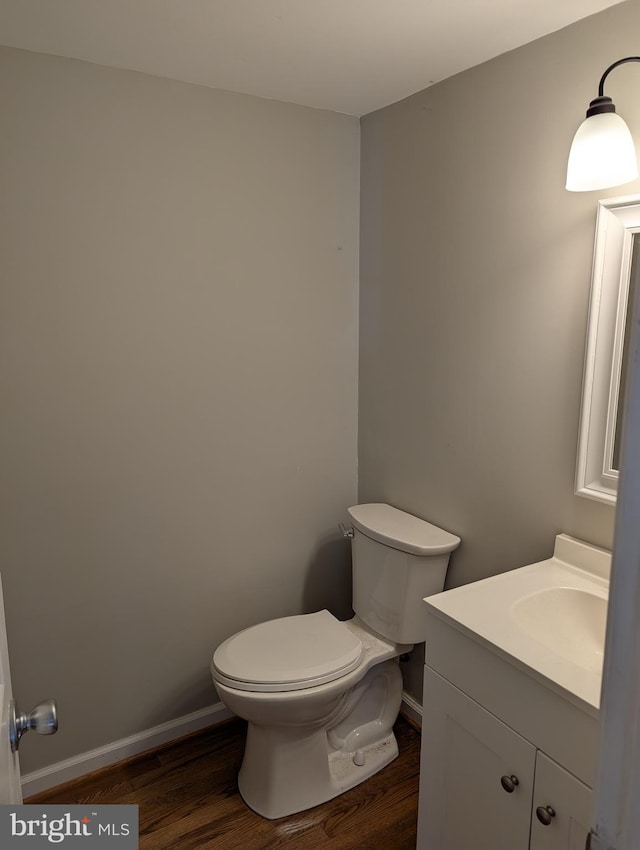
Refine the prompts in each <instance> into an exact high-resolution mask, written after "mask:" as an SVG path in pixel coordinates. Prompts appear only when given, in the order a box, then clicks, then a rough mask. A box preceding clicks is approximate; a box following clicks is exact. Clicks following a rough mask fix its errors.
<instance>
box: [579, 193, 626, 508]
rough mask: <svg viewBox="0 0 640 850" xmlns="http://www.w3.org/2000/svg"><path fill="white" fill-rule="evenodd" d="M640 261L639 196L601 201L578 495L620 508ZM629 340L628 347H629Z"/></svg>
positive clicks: (585, 374) (591, 304)
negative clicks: (625, 394)
mask: <svg viewBox="0 0 640 850" xmlns="http://www.w3.org/2000/svg"><path fill="white" fill-rule="evenodd" d="M639 262H640V195H633V196H627V197H624V198H612V199H610V200H606V201H600V202H599V203H598V214H597V218H596V237H595V250H594V255H593V272H592V277H591V302H590V306H589V323H588V330H587V347H586V355H585V368H584V382H583V387H582V410H581V415H580V434H579V439H578V464H577V471H576V493H577V495H579V496H586V497H587V498H590V499H597V500H598V501H601V502H607V503H608V504H615V502H616V496H617V491H618V466H619V461H618V458H619V452H620V425H621V420H622V410H623V404H624V399H623V398H622V388H623V387H624V377H625V371H626V365H627V360H628V353H627V347H628V340H629V332H628V330H629V329H628V323H629V319H628V317H629V316H630V315H631V309H630V307H631V305H630V304H629V298H630V289H631V287H630V285H629V282H630V281H631V280H634V279H635V274H636V272H637V269H638V263H639ZM625 341H626V344H625Z"/></svg>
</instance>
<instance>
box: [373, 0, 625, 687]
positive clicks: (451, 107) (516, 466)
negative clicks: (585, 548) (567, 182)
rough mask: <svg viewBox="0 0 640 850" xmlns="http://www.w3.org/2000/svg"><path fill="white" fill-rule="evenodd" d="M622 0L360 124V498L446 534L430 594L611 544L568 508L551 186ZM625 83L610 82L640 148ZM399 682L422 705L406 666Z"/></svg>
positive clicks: (558, 182)
mask: <svg viewBox="0 0 640 850" xmlns="http://www.w3.org/2000/svg"><path fill="white" fill-rule="evenodd" d="M638 32H640V3H638V2H633V3H625V4H622V5H619V6H615V7H613V8H611V9H609V10H608V11H606V12H603V13H601V14H599V15H597V16H594V17H592V18H589V19H586V20H584V21H581V22H579V23H576V24H574V25H572V26H571V27H569V28H567V29H565V30H562V31H560V32H558V33H555V34H553V35H550V36H548V37H545V38H543V39H541V40H538V41H536V42H533V43H531V44H529V45H527V46H525V47H522V48H519V49H518V50H515V51H513V52H511V53H508V54H505V55H503V56H500V57H498V58H497V59H495V60H492V61H490V62H487V63H486V64H483V65H481V66H478V67H476V68H473V69H472V70H470V71H467V72H465V73H461V74H459V75H457V76H455V77H453V78H451V79H449V80H446V81H444V82H442V83H440V84H438V85H435V86H433V87H431V88H429V89H427V90H426V91H423V92H420V93H419V94H416V95H415V96H412V97H410V98H409V99H407V100H404V101H402V102H400V103H397V104H395V105H393V106H391V107H388V108H387V109H384V110H381V111H379V112H376V113H373V114H371V115H368V116H366V117H365V118H364V119H363V121H362V185H361V210H362V216H361V257H360V264H361V290H360V303H361V308H360V340H361V348H360V408H359V464H360V466H359V470H360V471H359V497H360V501H369V500H380V501H388V502H391V503H392V504H394V505H396V506H398V507H400V508H403V509H405V510H408V511H410V512H412V513H415V514H417V515H418V516H421V517H425V518H427V519H429V520H431V521H432V522H435V523H437V524H438V525H441V526H442V527H444V528H446V529H448V530H450V531H452V532H455V533H456V534H458V535H460V536H461V537H462V541H463V542H462V545H461V547H460V549H459V550H458V551H457V552H456V553H455V554H454V556H453V559H452V563H451V568H450V572H449V576H448V586H455V585H459V584H463V583H466V582H469V581H472V580H475V579H480V578H483V577H485V576H488V575H491V574H494V573H498V572H501V571H504V570H508V569H511V568H514V567H518V566H521V565H523V564H526V563H530V562H533V561H536V560H539V559H542V558H546V557H549V556H550V554H551V552H552V547H553V540H554V536H555V535H556V534H557V533H558V532H561V531H565V532H568V533H569V534H572V535H574V536H576V537H579V538H582V539H585V540H588V541H591V542H593V543H595V544H598V545H602V546H605V547H609V546H610V545H611V540H612V531H613V516H614V510H613V508H611V507H608V506H605V505H601V504H599V503H596V502H590V501H588V500H586V499H584V498H581V497H577V496H575V495H574V473H575V458H576V445H577V434H578V418H579V408H580V396H581V383H582V368H583V354H584V345H585V333H586V321H587V311H588V299H589V287H590V275H591V259H592V253H593V238H594V224H595V212H596V202H597V200H598V198H600V197H613V196H616V195H622V194H630V193H632V192H638V191H640V181H639V182H637V183H634V184H630V185H628V186H624V187H622V188H621V189H613V190H607V191H605V192H601V193H595V192H590V193H586V194H572V193H569V192H566V191H565V189H564V178H565V173H566V162H567V155H568V152H569V146H570V143H571V139H572V137H573V133H574V132H575V130H576V128H577V126H578V124H579V123H580V122H581V120H582V119H583V118H584V111H585V109H586V107H587V105H588V102H589V100H591V99H592V98H593V97H595V96H596V95H597V84H598V80H599V78H600V75H601V74H602V72H603V71H604V69H605V68H606V67H607V66H608V65H609V64H610V63H611V62H613V61H615V60H616V59H618V58H620V57H623V56H629V55H636V54H637V53H638V37H637V34H638ZM639 84H640V70H639V69H638V66H635V65H628V66H626V67H624V68H620V69H618V70H617V71H615V72H614V73H613V74H612V76H611V77H610V78H609V81H608V85H607V88H606V93H607V94H609V95H610V96H612V97H613V99H614V101H615V102H616V104H617V106H618V109H619V111H620V113H621V114H623V115H624V117H625V118H626V119H627V120H628V123H629V125H630V126H631V129H632V131H633V132H634V134H635V136H636V138H640V112H639V111H638V107H637V104H638V98H637V94H638V85H639ZM406 684H407V686H408V689H409V690H410V691H411V692H413V693H414V694H416V695H418V696H419V695H420V693H421V669H420V658H419V653H416V654H415V655H414V658H413V660H412V664H411V665H410V666H409V667H408V670H407V676H406Z"/></svg>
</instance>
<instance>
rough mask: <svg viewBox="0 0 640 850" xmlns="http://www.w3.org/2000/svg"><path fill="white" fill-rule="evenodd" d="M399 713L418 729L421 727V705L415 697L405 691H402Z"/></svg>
mask: <svg viewBox="0 0 640 850" xmlns="http://www.w3.org/2000/svg"><path fill="white" fill-rule="evenodd" d="M400 713H401V714H403V715H404V716H405V717H406V718H407V720H408V721H409V722H410V723H413V724H414V725H415V726H417V727H418V729H422V706H421V705H420V703H419V702H418V700H417V699H414V698H413V697H412V696H411V694H408V693H407V692H406V691H403V692H402V704H401V705H400Z"/></svg>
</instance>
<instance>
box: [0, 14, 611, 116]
mask: <svg viewBox="0 0 640 850" xmlns="http://www.w3.org/2000/svg"><path fill="white" fill-rule="evenodd" d="M617 2H620V0H0V43H1V44H6V45H10V46H13V47H21V48H25V49H27V50H35V51H39V52H41V53H53V54H56V55H59V56H69V57H73V58H76V59H85V60H88V61H89V62H96V63H98V64H101V65H111V66H114V67H116V68H128V69H131V70H135V71H144V72H145V73H148V74H155V75H156V76H162V77H171V78H173V79H176V80H184V81H186V82H191V83H201V84H202V85H206V86H212V87H214V88H220V89H228V90H230V91H237V92H245V93H247V94H254V95H259V96H261V97H267V98H274V99H277V100H284V101H291V102H293V103H299V104H305V105H307V106H315V107H321V108H324V109H332V110H335V111H337V112H347V113H351V114H353V115H364V114H366V113H367V112H371V111H373V110H374V109H379V108H380V107H382V106H386V105H388V104H389V103H393V102H395V101H397V100H400V99H401V98H403V97H406V96H407V95H410V94H413V93H414V92H416V91H420V90H421V89H423V88H426V87H427V86H428V85H430V84H431V83H433V82H437V81H438V80H442V79H444V78H445V77H449V76H451V75H452V74H455V73H457V72H458V71H461V70H464V69H465V68H470V67H472V66H474V65H477V64H478V63H480V62H483V61H485V60H486V59H490V58H491V57H493V56H497V55H499V54H500V53H504V52H505V51H507V50H511V49H513V48H515V47H518V46H519V45H521V44H526V43H527V42H529V41H533V40H534V39H536V38H539V37H540V36H542V35H546V34H547V33H550V32H553V31H555V30H558V29H561V28H562V27H564V26H567V25H568V24H570V23H573V22H574V21H576V20H579V19H580V18H585V17H587V16H588V15H592V14H594V13H596V12H599V11H601V10H602V9H605V8H607V7H608V6H613V5H615V4H616V3H617Z"/></svg>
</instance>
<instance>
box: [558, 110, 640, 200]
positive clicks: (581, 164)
mask: <svg viewBox="0 0 640 850" xmlns="http://www.w3.org/2000/svg"><path fill="white" fill-rule="evenodd" d="M637 176H638V161H637V158H636V149H635V147H634V144H633V138H632V137H631V132H630V130H629V128H628V127H627V125H626V124H625V122H624V121H623V119H622V118H621V117H620V116H619V115H617V114H616V113H615V112H602V113H599V114H597V115H591V116H590V117H589V118H586V119H585V120H584V121H583V122H582V124H581V125H580V126H579V127H578V131H577V132H576V134H575V136H574V139H573V144H572V145H571V151H570V152H569V164H568V166H567V189H568V190H569V191H570V192H591V191H593V190H595V189H608V188H609V187H611V186H620V185H621V184H622V183H629V182H630V181H631V180H635V178H636V177H637Z"/></svg>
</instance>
